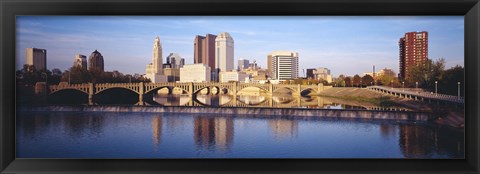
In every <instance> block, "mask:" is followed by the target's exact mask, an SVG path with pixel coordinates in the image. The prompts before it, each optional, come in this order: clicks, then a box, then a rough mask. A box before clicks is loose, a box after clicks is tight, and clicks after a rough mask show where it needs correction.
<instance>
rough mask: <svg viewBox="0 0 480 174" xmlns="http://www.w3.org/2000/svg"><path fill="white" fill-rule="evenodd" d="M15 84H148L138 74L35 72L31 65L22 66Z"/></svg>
mask: <svg viewBox="0 0 480 174" xmlns="http://www.w3.org/2000/svg"><path fill="white" fill-rule="evenodd" d="M15 75H16V79H17V83H19V84H22V85H25V86H34V85H35V84H36V83H37V82H47V84H48V85H57V84H59V83H60V82H67V83H71V84H79V83H130V82H131V83H138V82H150V80H149V79H147V78H145V77H143V76H142V75H140V74H134V75H130V74H123V73H121V72H119V71H116V70H114V71H111V72H108V71H106V72H103V71H101V70H98V69H92V70H84V69H83V68H81V67H79V66H73V67H71V68H69V69H68V70H65V71H61V70H60V69H58V68H54V69H52V70H51V71H50V70H48V69H41V70H37V69H36V68H35V66H33V65H27V64H25V65H23V68H22V69H21V70H17V71H16V73H15Z"/></svg>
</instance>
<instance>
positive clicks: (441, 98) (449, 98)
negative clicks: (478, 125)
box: [367, 86, 465, 104]
mask: <svg viewBox="0 0 480 174" xmlns="http://www.w3.org/2000/svg"><path fill="white" fill-rule="evenodd" d="M367 89H370V90H374V91H379V92H383V93H391V94H394V95H399V96H405V97H409V98H415V97H416V98H423V99H429V100H439V101H447V102H452V103H458V104H465V99H464V98H463V97H458V96H453V95H446V94H435V93H428V92H418V91H410V90H405V89H399V88H390V87H385V86H369V87H367Z"/></svg>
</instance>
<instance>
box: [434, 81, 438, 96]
mask: <svg viewBox="0 0 480 174" xmlns="http://www.w3.org/2000/svg"><path fill="white" fill-rule="evenodd" d="M435 95H438V81H435Z"/></svg>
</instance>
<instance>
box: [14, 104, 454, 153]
mask: <svg viewBox="0 0 480 174" xmlns="http://www.w3.org/2000/svg"><path fill="white" fill-rule="evenodd" d="M16 138H17V139H16V142H17V149H16V150H17V151H16V154H17V158H463V157H464V143H463V142H464V141H463V140H464V136H463V132H459V131H454V130H450V129H448V128H440V127H436V126H434V125H429V124H426V123H413V122H395V121H393V122H392V121H379V120H358V119H326V118H322V119H319V118H304V117H298V118H292V117H288V118H287V117H282V116H278V117H276V116H269V117H266V116H261V115H253V116H252V115H221V114H218V115H212V114H209V115H205V114H181V113H116V112H26V111H20V112H18V113H17V132H16Z"/></svg>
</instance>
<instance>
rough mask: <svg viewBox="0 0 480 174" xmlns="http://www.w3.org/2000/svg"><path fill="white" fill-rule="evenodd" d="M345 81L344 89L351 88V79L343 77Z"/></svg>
mask: <svg viewBox="0 0 480 174" xmlns="http://www.w3.org/2000/svg"><path fill="white" fill-rule="evenodd" d="M343 80H344V81H345V86H346V87H352V78H351V77H345V79H343Z"/></svg>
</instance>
